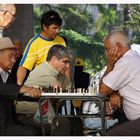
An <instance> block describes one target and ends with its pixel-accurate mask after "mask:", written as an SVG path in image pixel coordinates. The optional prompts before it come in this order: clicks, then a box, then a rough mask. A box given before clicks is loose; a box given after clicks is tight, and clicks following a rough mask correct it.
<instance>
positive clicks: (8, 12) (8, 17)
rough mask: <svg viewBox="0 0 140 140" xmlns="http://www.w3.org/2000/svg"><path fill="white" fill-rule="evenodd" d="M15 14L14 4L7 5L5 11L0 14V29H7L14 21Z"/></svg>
mask: <svg viewBox="0 0 140 140" xmlns="http://www.w3.org/2000/svg"><path fill="white" fill-rule="evenodd" d="M15 14H16V7H15V5H14V4H9V5H8V6H7V7H6V8H5V10H3V11H2V12H1V14H0V16H1V20H0V27H1V28H7V27H9V26H10V25H11V24H12V22H13V21H14V20H15Z"/></svg>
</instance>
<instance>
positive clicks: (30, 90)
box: [19, 86, 42, 98]
mask: <svg viewBox="0 0 140 140" xmlns="http://www.w3.org/2000/svg"><path fill="white" fill-rule="evenodd" d="M19 93H21V94H24V93H26V94H29V96H30V97H33V98H39V97H40V96H41V93H42V90H41V89H39V88H34V87H27V86H22V87H21V88H20V91H19Z"/></svg>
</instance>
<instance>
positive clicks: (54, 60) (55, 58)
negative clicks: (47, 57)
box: [51, 56, 57, 64]
mask: <svg viewBox="0 0 140 140" xmlns="http://www.w3.org/2000/svg"><path fill="white" fill-rule="evenodd" d="M56 60H57V57H56V56H52V58H51V62H52V64H55V62H56Z"/></svg>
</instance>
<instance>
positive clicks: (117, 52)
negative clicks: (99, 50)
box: [107, 43, 122, 66]
mask: <svg viewBox="0 0 140 140" xmlns="http://www.w3.org/2000/svg"><path fill="white" fill-rule="evenodd" d="M121 57H122V49H121V47H120V44H119V43H116V45H115V46H113V47H111V48H110V49H109V51H108V55H107V60H108V65H110V66H114V64H115V63H116V62H117V61H118V60H119V59H120V58H121Z"/></svg>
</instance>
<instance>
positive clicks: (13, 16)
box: [3, 10, 16, 21]
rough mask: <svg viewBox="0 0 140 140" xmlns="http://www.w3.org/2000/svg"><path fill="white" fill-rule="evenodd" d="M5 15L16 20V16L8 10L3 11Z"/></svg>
mask: <svg viewBox="0 0 140 140" xmlns="http://www.w3.org/2000/svg"><path fill="white" fill-rule="evenodd" d="M3 11H4V14H6V13H9V14H10V15H11V16H12V20H13V21H14V20H15V19H16V17H15V14H12V13H11V12H10V11H8V10H3Z"/></svg>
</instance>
